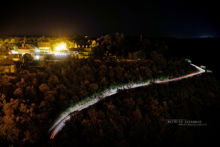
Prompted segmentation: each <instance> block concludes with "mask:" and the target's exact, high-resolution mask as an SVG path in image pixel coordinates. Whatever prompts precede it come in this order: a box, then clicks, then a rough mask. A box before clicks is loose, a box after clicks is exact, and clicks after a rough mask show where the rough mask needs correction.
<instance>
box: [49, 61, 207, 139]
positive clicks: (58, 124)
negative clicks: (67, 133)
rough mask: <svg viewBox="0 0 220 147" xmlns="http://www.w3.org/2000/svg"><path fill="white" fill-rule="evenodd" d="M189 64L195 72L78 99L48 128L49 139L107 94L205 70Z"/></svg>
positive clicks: (128, 85)
mask: <svg viewBox="0 0 220 147" xmlns="http://www.w3.org/2000/svg"><path fill="white" fill-rule="evenodd" d="M191 66H193V67H195V68H196V69H197V70H196V71H195V72H193V73H190V74H187V75H183V76H180V77H176V78H171V79H164V80H155V81H154V82H138V83H132V84H125V85H122V86H117V87H114V88H111V89H107V90H105V91H103V92H102V93H100V94H98V95H93V96H91V97H89V98H86V99H84V100H82V101H80V102H79V103H77V104H76V105H73V106H71V107H69V108H68V109H67V110H66V111H65V112H63V113H62V114H61V115H60V117H59V118H58V119H57V120H56V121H55V122H54V124H53V126H52V127H51V128H50V130H49V132H50V133H51V136H50V139H54V137H55V136H56V135H57V134H58V132H59V131H61V130H62V128H63V127H64V126H65V123H66V122H67V121H68V120H70V119H71V117H72V116H74V115H75V114H77V112H79V111H81V110H83V109H86V108H88V107H89V106H92V105H94V104H96V103H97V102H99V101H100V100H102V99H104V98H106V97H109V96H112V95H114V94H116V93H117V91H118V90H126V89H133V88H137V87H142V86H147V85H150V84H152V83H157V84H162V83H168V82H173V81H178V80H182V79H185V78H189V77H193V76H195V75H199V74H202V73H204V72H205V70H204V69H202V68H200V67H198V66H196V65H194V64H191Z"/></svg>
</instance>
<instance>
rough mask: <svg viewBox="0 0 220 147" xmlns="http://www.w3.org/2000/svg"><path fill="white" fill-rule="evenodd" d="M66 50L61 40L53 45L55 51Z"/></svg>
mask: <svg viewBox="0 0 220 147" xmlns="http://www.w3.org/2000/svg"><path fill="white" fill-rule="evenodd" d="M63 50H67V47H66V43H64V42H61V43H59V44H57V45H56V46H55V51H63Z"/></svg>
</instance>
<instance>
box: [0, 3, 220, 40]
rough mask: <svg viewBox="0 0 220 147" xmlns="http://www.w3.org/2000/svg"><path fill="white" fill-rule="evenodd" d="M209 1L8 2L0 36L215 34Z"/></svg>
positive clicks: (0, 12) (214, 16)
mask: <svg viewBox="0 0 220 147" xmlns="http://www.w3.org/2000/svg"><path fill="white" fill-rule="evenodd" d="M217 12H218V5H217V3H213V2H212V1H211V0H209V1H206V3H202V2H199V1H198V2H192V0H191V1H189V0H184V1H183V0H178V1H177V0H161V1H156V0H145V1H140V0H133V1H120V2H119V0H118V1H116V0H109V1H104V0H103V1H96V0H93V1H89V2H87V1H83V0H77V1H65V0H62V1H60V2H58V1H48V0H45V1H41V0H38V1H26V2H21V1H13V0H12V1H10V3H7V4H4V3H1V9H0V36H1V35H64V36H66V35H89V36H100V35H103V34H107V33H114V32H122V33H128V34H133V35H139V34H144V35H146V36H157V37H160V36H165V37H166V36H168V37H206V36H208V37H215V36H219V34H220V26H219V24H220V23H219V19H218V13H217Z"/></svg>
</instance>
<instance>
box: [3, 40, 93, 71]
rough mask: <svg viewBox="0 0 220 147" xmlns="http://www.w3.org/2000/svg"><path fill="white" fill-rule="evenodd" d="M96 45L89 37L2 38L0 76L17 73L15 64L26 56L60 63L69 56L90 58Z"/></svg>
mask: <svg viewBox="0 0 220 147" xmlns="http://www.w3.org/2000/svg"><path fill="white" fill-rule="evenodd" d="M95 45H96V41H95V40H94V39H90V38H89V37H88V36H84V37H78V38H74V39H70V38H52V37H51V38H50V37H10V38H0V74H10V73H14V72H15V62H18V61H20V62H22V61H23V56H24V55H25V54H28V55H31V56H32V58H33V59H34V60H35V61H45V60H47V61H52V62H53V61H59V60H62V59H64V58H66V57H67V56H69V57H72V58H78V59H82V58H88V56H89V52H90V51H91V48H92V47H94V46H95Z"/></svg>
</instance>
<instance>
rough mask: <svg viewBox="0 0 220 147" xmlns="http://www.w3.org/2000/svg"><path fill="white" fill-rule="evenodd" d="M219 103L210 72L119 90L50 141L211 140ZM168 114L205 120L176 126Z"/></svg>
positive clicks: (142, 142)
mask: <svg viewBox="0 0 220 147" xmlns="http://www.w3.org/2000/svg"><path fill="white" fill-rule="evenodd" d="M204 83H205V84H204ZM219 105H220V99H219V87H218V85H217V82H216V80H215V78H214V77H213V76H211V75H201V76H198V77H193V78H190V79H185V80H182V81H178V82H172V83H169V84H162V85H156V84H154V85H151V86H149V87H143V88H137V89H133V90H127V91H120V92H119V93H118V94H116V95H114V96H111V97H109V98H107V99H105V100H104V101H102V102H100V103H98V104H97V105H94V106H92V107H90V108H89V109H86V110H83V111H82V112H81V113H79V114H78V115H76V116H74V118H72V120H71V121H70V122H68V124H67V126H66V127H65V128H64V129H63V130H62V132H61V133H60V134H59V135H58V136H57V138H56V139H55V140H54V142H52V144H53V145H54V146H62V145H68V146H71V145H74V146H81V145H83V146H100V145H102V146H158V145H163V146H164V145H168V146H190V145H195V146H200V145H207V146H208V145H211V144H213V145H214V143H218V137H217V136H218V133H219V128H220V127H219V124H218V121H217V118H216V117H218V113H219V111H220V107H219ZM167 119H188V120H201V121H202V124H206V125H204V126H178V125H177V124H168V122H167Z"/></svg>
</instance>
